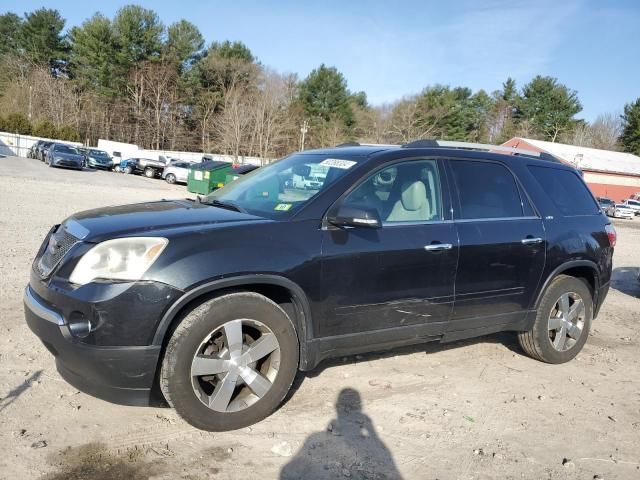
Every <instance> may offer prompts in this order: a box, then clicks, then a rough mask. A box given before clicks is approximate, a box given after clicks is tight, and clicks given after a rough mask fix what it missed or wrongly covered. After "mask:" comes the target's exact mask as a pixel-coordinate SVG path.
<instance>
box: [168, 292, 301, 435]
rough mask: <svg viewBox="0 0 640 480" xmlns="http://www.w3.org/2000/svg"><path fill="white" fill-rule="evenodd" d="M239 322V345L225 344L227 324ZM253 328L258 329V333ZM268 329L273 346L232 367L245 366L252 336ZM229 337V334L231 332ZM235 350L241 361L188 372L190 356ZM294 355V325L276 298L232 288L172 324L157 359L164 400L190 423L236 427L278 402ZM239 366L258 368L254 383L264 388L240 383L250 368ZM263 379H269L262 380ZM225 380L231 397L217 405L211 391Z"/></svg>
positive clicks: (217, 358)
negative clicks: (214, 370)
mask: <svg viewBox="0 0 640 480" xmlns="http://www.w3.org/2000/svg"><path fill="white" fill-rule="evenodd" d="M238 322H240V323H238ZM252 322H255V323H256V324H259V325H260V326H259V328H261V329H263V331H264V332H258V330H255V329H254V328H253V327H254V326H253V323H252ZM238 324H240V325H241V332H242V336H239V334H237V335H238V336H237V338H238V339H240V338H241V339H242V349H235V348H234V347H233V345H232V346H231V348H228V342H227V332H228V330H227V328H230V331H231V332H233V328H231V327H230V326H234V325H235V326H237V325H238ZM237 331H238V330H236V332H237ZM256 332H257V333H261V334H260V335H257V334H256ZM269 333H271V334H274V336H275V340H276V342H275V344H276V345H277V346H278V348H275V349H274V350H272V351H271V353H268V354H265V355H263V356H262V357H260V359H259V360H258V361H257V362H254V363H250V364H248V365H247V366H244V367H242V366H240V367H236V366H235V365H237V364H238V363H239V364H240V365H244V364H243V362H242V359H244V358H245V354H246V353H247V352H248V351H250V346H251V345H252V344H253V343H251V342H255V343H256V344H257V342H256V340H255V338H256V337H257V338H259V339H262V338H263V337H265V336H266V335H269ZM231 336H232V337H233V333H232V335H231ZM207 339H209V342H207ZM273 339H274V337H270V338H269V340H270V342H273ZM212 340H213V342H212ZM247 342H249V343H247ZM232 343H233V342H232ZM263 343H267V342H263ZM207 349H213V351H209V350H207ZM234 350H235V351H236V352H240V351H241V352H242V356H241V357H235V358H240V359H241V360H238V361H237V363H233V365H234V366H233V367H228V368H230V369H228V370H224V369H221V370H220V371H219V372H218V373H216V374H205V375H208V376H205V375H203V376H193V377H192V373H193V371H192V367H193V365H195V358H201V357H202V356H203V355H212V357H210V358H212V359H214V360H215V361H221V360H220V359H223V358H232V355H233V354H232V353H230V352H232V351H234ZM253 351H254V352H255V350H253ZM218 355H219V356H218ZM257 355H258V354H256V356H257ZM249 358H251V357H249ZM298 358H299V357H298V339H297V335H296V331H295V328H294V326H293V324H292V323H291V320H290V319H289V317H288V316H287V314H286V313H285V312H284V311H283V310H282V309H281V308H280V307H279V306H278V305H277V304H276V303H274V302H272V301H271V300H269V299H268V298H266V297H264V296H262V295H259V294H257V293H253V292H240V293H231V294H228V295H224V296H221V297H217V298H214V299H211V300H208V301H206V302H204V303H203V304H201V305H199V306H198V307H196V308H194V309H193V310H192V311H191V312H189V313H188V314H187V315H186V316H185V317H184V319H183V320H182V321H181V322H180V324H179V325H178V326H177V328H176V329H175V331H174V332H173V334H172V335H171V338H170V339H169V342H168V344H167V348H166V351H165V355H164V358H163V360H162V366H161V371H160V388H161V390H162V393H163V394H164V396H165V399H166V400H167V402H168V403H169V404H170V405H171V406H172V407H174V408H175V409H176V411H177V413H178V414H179V415H180V416H181V417H182V418H183V419H184V420H186V421H187V422H188V423H189V424H191V425H193V426H194V427H196V428H200V429H202V430H208V431H227V430H236V429H239V428H242V427H246V426H248V425H252V424H254V423H256V422H259V421H260V420H262V419H264V418H266V417H267V416H269V415H270V414H271V413H272V412H273V411H274V410H275V409H276V408H277V407H278V406H279V405H280V403H281V402H282V400H283V399H284V397H285V395H286V394H287V392H288V391H289V388H290V387H291V384H292V383H293V379H294V377H295V375H296V373H297V371H298ZM245 361H246V360H245ZM192 364H193V365H192ZM207 366H208V365H207ZM274 367H275V374H274ZM242 368H247V369H249V368H250V369H251V370H252V371H253V373H255V372H256V371H257V372H259V373H260V374H261V375H260V376H261V377H262V378H256V379H255V380H260V381H259V382H254V383H256V384H261V385H256V386H261V387H262V388H263V391H262V394H261V395H257V394H256V393H254V392H258V391H259V390H258V389H255V390H254V389H253V388H249V386H248V385H247V383H246V382H245V378H247V379H250V378H251V375H253V373H251V372H248V371H247V373H251V375H246V374H243V373H238V372H240V371H243V370H241V369H242ZM233 375H235V377H233ZM227 377H229V378H227ZM234 378H235V379H234ZM267 378H268V379H269V380H267V383H266V384H264V383H263V382H264V380H265V379H267ZM227 380H229V381H230V383H229V384H228V385H230V388H229V390H228V391H230V392H232V393H231V394H230V395H231V396H229V399H228V400H226V403H225V400H224V399H223V400H221V402H222V403H220V404H217V405H216V401H215V400H214V397H215V398H217V397H216V392H218V394H219V393H220V392H221V391H223V390H224V389H223V388H219V390H218V387H220V386H221V385H222V386H223V385H224V382H226V381H227ZM235 382H237V383H235ZM214 384H215V386H214ZM264 385H268V386H267V387H264ZM207 395H210V396H209V397H207ZM205 401H206V402H207V403H208V404H212V403H213V406H212V407H209V406H208V405H206V404H205V403H204V402H205ZM224 405H226V407H225V406H224ZM220 407H222V409H221V408H220Z"/></svg>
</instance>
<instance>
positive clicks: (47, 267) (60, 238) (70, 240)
mask: <svg viewBox="0 0 640 480" xmlns="http://www.w3.org/2000/svg"><path fill="white" fill-rule="evenodd" d="M83 228H84V227H83ZM78 241H79V240H78V238H76V237H74V236H73V235H72V234H71V233H69V231H68V229H67V228H65V225H61V226H60V227H58V230H56V231H55V232H54V233H53V234H52V235H51V236H50V237H49V242H48V245H47V247H46V248H45V250H44V252H43V253H42V256H41V257H40V258H39V259H37V261H36V262H35V267H36V271H37V272H38V275H40V277H41V278H45V277H47V276H49V274H50V273H51V272H52V271H53V269H54V268H55V267H56V266H57V265H58V264H59V263H60V261H61V260H62V258H63V257H64V256H65V255H66V254H67V253H68V252H69V250H71V247H73V246H74V245H75V244H76V243H78Z"/></svg>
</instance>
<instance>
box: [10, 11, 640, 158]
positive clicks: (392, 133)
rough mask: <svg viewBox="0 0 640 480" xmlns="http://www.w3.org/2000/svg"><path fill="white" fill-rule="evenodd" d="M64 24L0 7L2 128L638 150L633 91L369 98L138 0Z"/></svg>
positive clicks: (163, 137)
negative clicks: (264, 58) (604, 102)
mask: <svg viewBox="0 0 640 480" xmlns="http://www.w3.org/2000/svg"><path fill="white" fill-rule="evenodd" d="M65 23H66V22H65V19H64V18H63V17H62V15H61V14H60V12H58V11H57V10H53V9H47V8H41V9H39V10H35V11H33V12H29V13H25V14H24V16H23V17H20V16H18V15H17V14H15V13H10V12H9V13H5V14H3V15H0V112H2V114H3V115H2V116H0V130H10V131H16V132H18V133H23V134H29V133H31V134H34V135H39V136H47V137H54V138H63V139H68V140H77V141H82V142H85V143H87V144H91V145H95V144H96V142H97V140H98V138H107V139H111V140H116V141H123V142H131V143H135V144H138V145H140V146H142V147H145V148H153V149H168V150H196V151H203V152H215V153H226V154H231V155H235V156H240V155H252V156H259V157H261V158H263V159H270V158H275V157H278V156H281V155H283V154H286V153H288V152H291V151H294V150H299V149H301V148H311V147H319V146H327V145H335V144H339V143H342V142H345V141H353V140H357V141H362V142H370V143H403V142H408V141H411V140H415V139H419V138H442V139H447V140H462V141H472V142H483V143H500V142H503V141H506V140H508V139H509V138H511V137H513V136H521V137H527V138H537V139H543V140H548V141H554V142H555V141H561V142H565V143H571V144H575V145H583V146H590V147H595V148H604V149H622V150H627V151H631V152H635V153H639V154H640V98H639V99H638V100H636V101H635V102H631V103H629V104H628V105H626V106H625V109H624V113H623V114H622V115H617V114H613V113H604V114H603V115H600V116H599V117H598V118H596V120H595V121H593V122H591V123H589V122H586V121H584V120H582V119H580V118H578V117H577V115H578V114H579V113H580V112H581V111H582V105H581V103H580V100H579V98H578V94H577V93H576V92H575V91H573V90H571V89H570V88H568V87H567V86H566V85H563V84H561V83H560V82H558V80H557V79H555V78H552V77H548V76H536V77H534V78H533V79H531V80H530V81H529V82H528V83H527V84H525V85H522V86H521V87H519V86H518V85H516V82H515V81H514V80H513V79H511V78H509V79H507V80H505V82H504V83H503V84H502V85H501V87H500V88H499V89H498V90H496V91H494V92H491V93H489V92H486V91H485V90H478V91H476V92H474V91H472V90H471V89H469V88H466V87H451V86H447V85H429V86H427V87H425V88H424V90H423V91H422V92H420V93H418V94H415V95H410V96H407V97H404V98H401V99H399V100H397V101H396V102H393V103H391V104H388V105H383V106H373V105H371V104H370V103H369V102H368V100H367V96H366V94H365V93H364V92H352V91H350V90H349V88H348V86H347V81H346V79H345V77H344V75H343V74H342V73H341V72H339V71H338V70H337V69H336V68H335V67H331V66H327V65H320V66H318V67H317V68H316V69H314V70H313V71H312V72H311V73H310V74H309V75H308V76H307V77H306V78H304V79H299V78H298V77H297V76H296V75H295V74H283V73H279V72H276V71H274V70H272V69H271V68H269V67H268V66H266V65H263V64H262V63H261V62H260V61H259V59H257V58H256V57H255V55H254V54H253V53H252V52H251V50H250V49H249V47H248V46H246V45H245V44H243V43H242V42H240V41H228V40H226V41H220V42H218V41H214V42H211V43H209V44H208V45H207V44H206V43H205V39H204V37H203V36H202V34H201V32H200V31H199V29H198V27H197V26H196V25H194V24H193V23H190V22H188V21H186V20H180V21H178V22H175V23H172V24H171V25H168V26H165V25H164V24H163V23H162V21H161V20H160V18H159V16H158V15H157V13H156V12H154V11H153V10H150V9H146V8H143V7H140V6H137V5H128V6H125V7H123V8H121V9H120V10H118V11H117V13H116V14H115V15H114V17H113V18H108V17H106V16H104V15H102V14H100V13H96V14H95V15H94V16H92V17H91V18H89V19H87V20H86V21H85V22H84V23H82V24H81V25H79V26H73V27H71V28H70V29H67V30H65ZM303 125H304V127H305V128H304V130H305V133H306V134H305V135H304V145H302V138H303V136H302V135H301V127H303Z"/></svg>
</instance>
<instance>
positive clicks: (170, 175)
mask: <svg viewBox="0 0 640 480" xmlns="http://www.w3.org/2000/svg"><path fill="white" fill-rule="evenodd" d="M164 179H165V180H166V182H167V183H171V184H174V183H176V176H175V175H174V174H173V173H167V176H166V177H165V178H164Z"/></svg>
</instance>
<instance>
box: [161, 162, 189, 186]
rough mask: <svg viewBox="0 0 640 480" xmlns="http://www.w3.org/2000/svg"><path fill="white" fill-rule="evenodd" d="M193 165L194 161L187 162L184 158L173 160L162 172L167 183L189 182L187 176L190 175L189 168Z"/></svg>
mask: <svg viewBox="0 0 640 480" xmlns="http://www.w3.org/2000/svg"><path fill="white" fill-rule="evenodd" d="M191 165H193V163H192V162H186V161H183V160H177V161H173V162H171V163H170V164H169V165H168V166H166V167H164V170H163V172H162V178H164V179H165V180H166V182H167V183H176V182H179V183H187V177H188V176H189V169H190V168H191Z"/></svg>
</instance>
